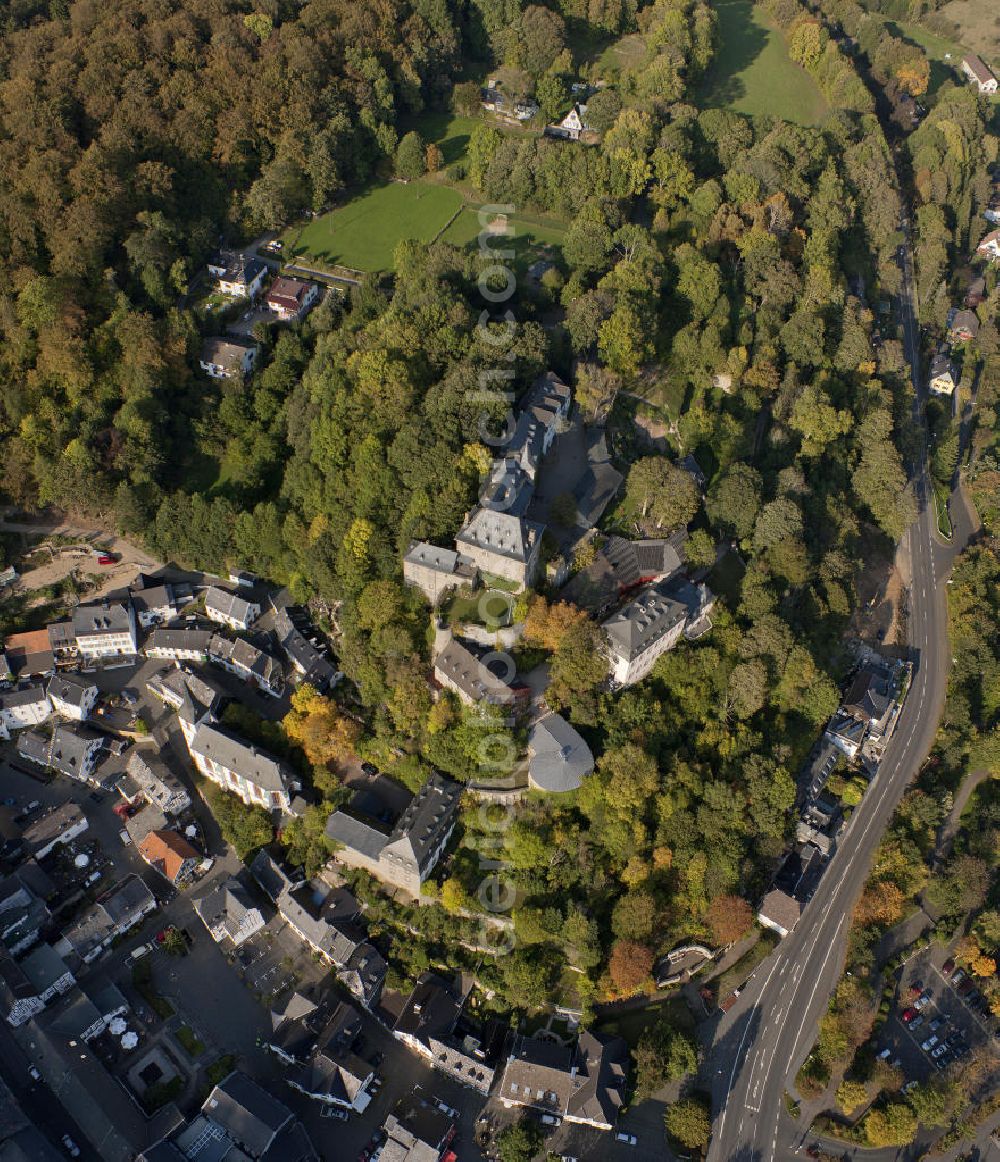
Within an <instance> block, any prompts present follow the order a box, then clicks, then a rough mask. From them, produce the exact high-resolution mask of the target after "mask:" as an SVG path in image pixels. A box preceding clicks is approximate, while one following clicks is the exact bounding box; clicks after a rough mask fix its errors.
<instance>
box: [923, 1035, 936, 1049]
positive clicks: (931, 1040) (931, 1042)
mask: <svg viewBox="0 0 1000 1162" xmlns="http://www.w3.org/2000/svg"><path fill="white" fill-rule="evenodd" d="M937 1043H938V1039H937V1037H935V1036H934V1034H933V1033H932V1034H931V1035H930V1036H929V1037H928V1038H927V1040H926V1041H921V1042H920V1048H921V1049H923V1051H924V1052H925V1053H929V1052H930V1051H931V1050H932V1049H933V1048H934V1046H935V1045H936V1044H937Z"/></svg>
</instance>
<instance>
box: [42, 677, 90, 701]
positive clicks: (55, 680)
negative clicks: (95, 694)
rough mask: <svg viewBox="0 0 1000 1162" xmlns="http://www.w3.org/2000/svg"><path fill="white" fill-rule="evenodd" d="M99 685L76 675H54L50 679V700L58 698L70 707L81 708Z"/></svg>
mask: <svg viewBox="0 0 1000 1162" xmlns="http://www.w3.org/2000/svg"><path fill="white" fill-rule="evenodd" d="M96 689H97V684H96V683H95V682H92V681H91V680H90V679H89V678H85V677H83V676H82V675H79V676H78V675H76V674H53V676H52V677H51V678H50V679H49V689H48V694H49V697H50V698H58V699H59V701H60V702H66V703H67V704H68V705H70V706H75V707H77V708H78V709H79V708H81V707H82V706H83V704H84V702H85V701H86V700H87V698H88V697H89V695H90V692H91V691H92V690H96Z"/></svg>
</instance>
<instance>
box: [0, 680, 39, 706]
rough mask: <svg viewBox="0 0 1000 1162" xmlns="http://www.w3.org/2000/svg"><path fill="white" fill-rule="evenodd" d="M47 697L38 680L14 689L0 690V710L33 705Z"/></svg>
mask: <svg viewBox="0 0 1000 1162" xmlns="http://www.w3.org/2000/svg"><path fill="white" fill-rule="evenodd" d="M47 699H48V695H47V694H46V692H45V687H44V686H43V685H42V684H41V683H40V682H38V683H34V684H32V685H30V686H18V687H17V688H16V689H14V690H0V710H10V709H13V708H14V707H15V706H34V705H36V704H37V703H39V702H45V701H47Z"/></svg>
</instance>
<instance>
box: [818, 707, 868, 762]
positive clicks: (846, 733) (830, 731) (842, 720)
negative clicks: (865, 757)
mask: <svg viewBox="0 0 1000 1162" xmlns="http://www.w3.org/2000/svg"><path fill="white" fill-rule="evenodd" d="M866 732H867V724H866V723H864V722H861V721H859V720H858V719H857V718H855V717H854V716H853V715H851V714H844V713H842V712H840V711H838V712H837V713H836V714H835V715H834V716H833V717H832V718H831V719H830V721H829V722H828V723H827V724H826V729H825V730H824V732H823V735H824V737H825V738H827V739H829V741H830V742H832V743H833V745H834V746H835V747H836V748H837V750H839V751H841V752H842V753H843V754H845V755H846V756H847V757H848V758H849V759H853V758H856V757H857V754H858V752H859V751H860V750H861V745H862V743H863V742H864V741H865V734H866Z"/></svg>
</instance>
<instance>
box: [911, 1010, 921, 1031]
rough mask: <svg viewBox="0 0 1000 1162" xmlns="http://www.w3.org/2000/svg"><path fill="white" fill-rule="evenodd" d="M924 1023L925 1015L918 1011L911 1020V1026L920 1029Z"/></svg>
mask: <svg viewBox="0 0 1000 1162" xmlns="http://www.w3.org/2000/svg"><path fill="white" fill-rule="evenodd" d="M923 1023H924V1018H923V1016H922V1015H921V1014H920V1013H917V1015H916V1016H915V1017H914V1018H913V1020H912V1021H911V1022H910V1028H911V1029H919V1028H920V1026H921V1025H922V1024H923Z"/></svg>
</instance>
